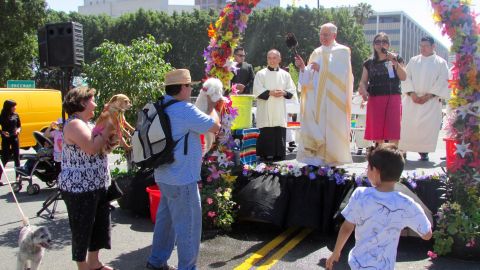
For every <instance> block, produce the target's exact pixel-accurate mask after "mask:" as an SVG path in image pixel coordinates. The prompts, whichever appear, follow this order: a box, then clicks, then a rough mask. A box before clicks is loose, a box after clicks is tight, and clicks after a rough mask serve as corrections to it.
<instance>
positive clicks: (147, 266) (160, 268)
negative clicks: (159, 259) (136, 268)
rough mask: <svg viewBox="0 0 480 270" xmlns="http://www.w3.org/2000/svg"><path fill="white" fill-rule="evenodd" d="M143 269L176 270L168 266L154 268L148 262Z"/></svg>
mask: <svg viewBox="0 0 480 270" xmlns="http://www.w3.org/2000/svg"><path fill="white" fill-rule="evenodd" d="M145 267H146V268H147V269H151V270H177V268H176V267H173V266H170V265H168V264H167V265H164V266H160V267H156V266H153V265H152V264H151V263H150V262H147V265H146V266H145Z"/></svg>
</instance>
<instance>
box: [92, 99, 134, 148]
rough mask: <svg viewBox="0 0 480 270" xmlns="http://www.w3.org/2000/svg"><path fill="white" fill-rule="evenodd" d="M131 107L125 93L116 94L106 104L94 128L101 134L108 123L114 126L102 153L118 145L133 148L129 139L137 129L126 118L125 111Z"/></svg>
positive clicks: (96, 132)
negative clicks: (129, 143) (128, 141)
mask: <svg viewBox="0 0 480 270" xmlns="http://www.w3.org/2000/svg"><path fill="white" fill-rule="evenodd" d="M131 107H132V102H131V101H130V99H129V98H128V97H127V96H126V95H124V94H117V95H114V96H113V97H112V98H111V99H110V101H109V102H108V103H107V104H105V107H104V108H103V111H102V113H101V114H100V116H99V117H98V119H97V122H96V123H95V128H94V129H93V133H94V134H99V133H101V132H102V131H103V130H104V129H105V127H106V126H107V125H111V126H113V128H112V129H111V134H110V135H109V136H108V138H109V143H107V144H105V146H104V147H103V149H102V153H110V152H111V151H112V150H113V149H114V148H115V147H117V146H118V145H120V146H122V147H123V148H124V149H125V150H127V151H129V150H130V149H131V148H132V146H131V145H128V143H127V140H129V139H130V138H131V137H132V135H131V134H132V133H133V131H135V128H133V127H132V126H131V125H130V124H129V123H128V122H127V120H125V111H126V110H128V109H130V108H131ZM125 138H126V139H127V140H126V139H125Z"/></svg>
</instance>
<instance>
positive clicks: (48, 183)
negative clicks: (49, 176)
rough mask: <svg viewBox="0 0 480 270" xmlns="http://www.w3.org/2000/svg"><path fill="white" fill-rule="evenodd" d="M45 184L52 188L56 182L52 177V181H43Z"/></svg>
mask: <svg viewBox="0 0 480 270" xmlns="http://www.w3.org/2000/svg"><path fill="white" fill-rule="evenodd" d="M45 184H46V185H47V187H49V188H52V187H54V186H55V185H56V184H57V180H56V179H54V180H52V181H47V182H45Z"/></svg>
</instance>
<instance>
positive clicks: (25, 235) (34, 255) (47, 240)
mask: <svg viewBox="0 0 480 270" xmlns="http://www.w3.org/2000/svg"><path fill="white" fill-rule="evenodd" d="M51 242H52V237H51V235H50V232H49V231H48V229H47V227H44V226H41V227H36V226H24V227H23V228H22V230H21V231H20V238H19V239H18V245H19V248H20V249H19V251H18V256H17V270H25V269H30V270H38V269H39V266H40V263H41V262H42V258H43V255H44V253H45V249H46V248H49V247H50V244H51ZM29 263H30V264H31V265H30V268H29V267H28V264H29Z"/></svg>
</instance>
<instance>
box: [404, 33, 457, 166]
mask: <svg viewBox="0 0 480 270" xmlns="http://www.w3.org/2000/svg"><path fill="white" fill-rule="evenodd" d="M431 42H432V43H431ZM420 45H421V46H420V50H421V53H422V54H420V55H417V56H414V57H412V58H411V59H410V61H409V62H408V65H407V79H406V80H405V82H404V84H403V86H402V92H403V93H404V94H405V95H404V96H403V97H402V106H403V113H402V128H401V133H400V142H399V148H400V149H401V150H404V151H414V152H419V153H420V154H421V157H422V160H428V155H427V153H428V152H435V148H436V146H437V140H438V134H439V131H440V129H441V123H442V100H445V99H448V98H449V97H450V89H449V88H448V78H449V70H448V65H447V62H446V61H445V60H444V59H443V58H441V57H440V56H438V55H436V54H435V52H434V51H433V49H434V43H433V39H431V38H429V37H426V38H422V41H421V44H420Z"/></svg>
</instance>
